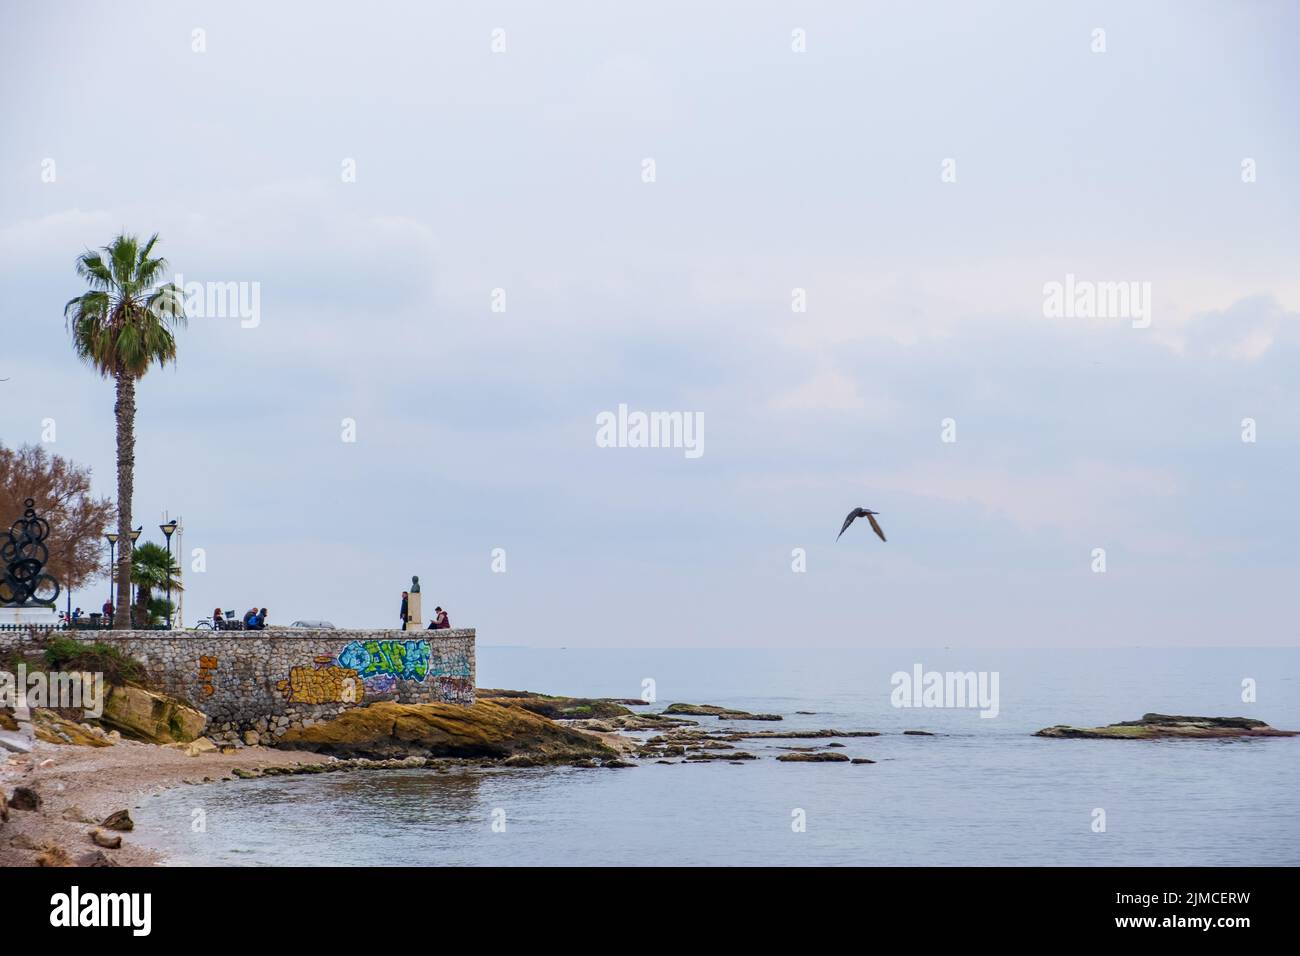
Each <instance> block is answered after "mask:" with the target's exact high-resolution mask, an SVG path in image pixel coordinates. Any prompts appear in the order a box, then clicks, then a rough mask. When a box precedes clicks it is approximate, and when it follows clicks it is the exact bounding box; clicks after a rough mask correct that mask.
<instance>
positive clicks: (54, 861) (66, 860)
mask: <svg viewBox="0 0 1300 956" xmlns="http://www.w3.org/2000/svg"><path fill="white" fill-rule="evenodd" d="M36 865H37V866H72V859H71V858H70V857H69V856H68V851H67V850H65V849H63V847H61V846H51V845H48V844H47V845H46V846H44V847H43V848H42V849H41V852H40V853H38V854H36Z"/></svg>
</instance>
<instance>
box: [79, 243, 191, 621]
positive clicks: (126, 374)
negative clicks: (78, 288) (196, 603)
mask: <svg viewBox="0 0 1300 956" xmlns="http://www.w3.org/2000/svg"><path fill="white" fill-rule="evenodd" d="M157 241H158V234H157V233H154V235H153V236H151V237H150V238H149V241H148V242H146V243H145V244H144V246H143V247H142V246H141V245H140V243H139V241H138V240H137V239H136V237H135V236H128V235H120V236H118V237H117V238H116V239H114V240H113V241H112V242H111V243H109V244H108V245H107V246H104V248H103V249H101V250H100V251H99V252H91V251H89V250H87V251H86V252H85V253H84V254H82V255H81V256H79V257H78V259H77V275H79V276H80V277H81V278H82V279H84V280H85V281H86V282H87V283H88V284H89V285H90V291H88V292H85V293H83V294H82V295H80V296H78V297H77V298H75V299H72V300H71V301H70V302H68V304H67V305H66V306H64V308H63V315H64V318H65V320H66V322H67V325H68V331H69V332H70V333H71V334H72V347H73V349H74V350H75V351H76V353H77V356H78V357H79V358H81V359H82V361H84V362H86V364H88V365H90V366H91V367H92V368H94V369H95V370H96V371H97V372H99V373H100V374H101V375H103V376H104V377H105V378H111V379H113V381H114V382H115V383H116V386H117V404H116V405H114V411H115V413H116V415H117V533H118V539H117V540H118V546H119V547H120V548H121V550H120V551H119V553H118V554H119V556H118V562H117V586H118V591H119V593H121V594H130V593H131V493H132V489H133V487H134V484H135V383H136V380H137V379H140V378H142V377H143V376H144V374H145V372H147V371H149V369H150V368H151V367H152V366H153V365H154V364H155V363H156V364H158V365H165V364H166V363H168V362H175V361H176V337H175V335H174V334H173V333H174V332H175V330H176V329H178V328H180V327H182V326H184V324H185V309H184V303H183V300H182V297H181V290H180V289H178V288H177V287H176V286H175V285H173V284H163V283H162V281H161V280H162V278H163V276H164V274H165V273H166V271H167V260H166V259H163V258H161V257H159V258H151V255H152V253H153V247H154V244H155V243H156V242H157ZM130 626H131V623H130V617H129V615H126V614H119V615H118V616H117V620H116V621H115V623H114V627H116V628H119V629H121V628H129V627H130Z"/></svg>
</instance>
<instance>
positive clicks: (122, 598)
mask: <svg viewBox="0 0 1300 956" xmlns="http://www.w3.org/2000/svg"><path fill="white" fill-rule="evenodd" d="M113 411H114V413H115V414H116V415H117V548H118V550H117V601H116V607H115V609H114V615H113V630H115V631H121V630H126V629H128V628H130V627H131V491H132V488H133V486H134V484H135V379H134V378H132V377H131V376H130V375H129V374H128V373H126V372H118V373H117V404H116V405H114V406H113Z"/></svg>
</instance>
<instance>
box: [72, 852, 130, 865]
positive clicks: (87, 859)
mask: <svg viewBox="0 0 1300 956" xmlns="http://www.w3.org/2000/svg"><path fill="white" fill-rule="evenodd" d="M77 866H90V867H95V866H121V864H120V863H117V862H115V861H113V860H111V859H109V857H108V854H106V853H105V852H104V851H103V850H92V851H91V852H90V853H84V854H82V855H81V856H80V857H78V858H77Z"/></svg>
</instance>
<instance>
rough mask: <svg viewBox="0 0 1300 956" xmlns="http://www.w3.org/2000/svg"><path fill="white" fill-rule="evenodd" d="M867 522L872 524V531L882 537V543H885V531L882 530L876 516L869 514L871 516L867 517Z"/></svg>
mask: <svg viewBox="0 0 1300 956" xmlns="http://www.w3.org/2000/svg"><path fill="white" fill-rule="evenodd" d="M867 520H868V521H870V522H871V530H872V531H874V532H875V533H876V534H878V535H880V540H881V541H884V540H885V532H883V531H881V530H880V525H879V523H878V522H877V521H876V516H875V515H872V514H869V515H867Z"/></svg>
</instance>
